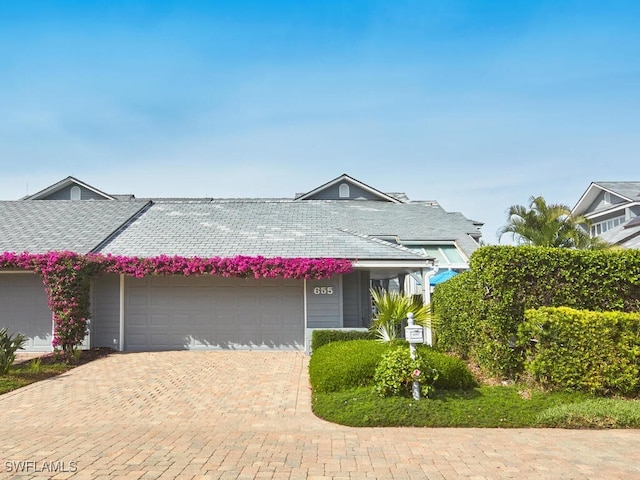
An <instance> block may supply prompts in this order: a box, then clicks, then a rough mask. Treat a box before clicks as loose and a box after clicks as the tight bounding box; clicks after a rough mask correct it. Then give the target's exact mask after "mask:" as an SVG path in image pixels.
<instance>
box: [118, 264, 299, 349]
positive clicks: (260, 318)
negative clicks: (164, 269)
mask: <svg viewBox="0 0 640 480" xmlns="http://www.w3.org/2000/svg"><path fill="white" fill-rule="evenodd" d="M129 287H130V289H129V290H128V291H132V292H134V294H133V295H131V297H130V298H131V299H134V300H135V301H134V302H131V301H129V300H127V305H126V319H125V331H126V335H127V338H126V339H125V340H126V342H125V348H127V349H131V350H133V349H135V350H145V349H149V350H159V349H167V348H172V349H215V348H229V349H236V348H280V346H282V347H283V348H287V349H289V348H295V349H302V348H303V338H304V329H303V301H302V293H303V291H302V284H301V282H299V281H293V280H277V279H270V280H269V281H268V282H265V281H263V280H255V279H247V280H244V279H224V278H223V279H220V278H215V277H206V276H202V277H180V279H178V277H151V279H148V278H147V279H131V281H130V285H129ZM142 298H144V301H142ZM142 328H143V329H145V330H146V334H147V335H146V337H145V338H144V339H143V338H142V337H141V334H142V332H141V330H140V329H142ZM129 337H131V338H129Z"/></svg>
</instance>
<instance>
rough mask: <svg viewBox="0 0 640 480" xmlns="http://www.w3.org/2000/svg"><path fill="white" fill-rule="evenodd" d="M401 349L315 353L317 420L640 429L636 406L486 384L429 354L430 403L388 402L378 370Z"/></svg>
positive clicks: (327, 348)
mask: <svg viewBox="0 0 640 480" xmlns="http://www.w3.org/2000/svg"><path fill="white" fill-rule="evenodd" d="M399 346H400V347H401V348H406V349H407V351H408V346H407V345H406V344H404V345H403V344H402V343H401V342H400V343H398V342H395V343H392V344H381V343H380V342H377V341H374V340H355V341H345V342H335V343H330V344H327V345H324V346H322V347H320V348H319V349H318V350H317V351H314V354H313V356H312V358H311V361H310V366H309V372H310V380H311V385H312V388H313V395H312V407H313V411H314V413H315V414H316V415H317V416H318V417H320V418H322V419H324V420H327V421H330V422H334V423H339V424H342V425H349V426H354V427H389V426H412V427H491V428H495V427H504V428H527V427H555V428H640V401H638V400H636V399H625V398H600V397H596V396H593V395H590V394H588V393H585V392H577V391H573V392H566V391H545V390H543V389H542V388H539V387H536V386H532V385H531V384H528V383H522V384H518V383H513V382H510V383H508V384H506V385H503V384H501V383H500V382H497V384H496V382H495V381H493V382H486V381H485V380H486V379H479V378H478V376H477V375H475V376H474V375H472V374H471V372H470V371H469V370H468V368H467V367H466V365H464V362H462V361H461V360H459V359H455V358H453V357H449V356H447V355H445V354H443V353H440V352H435V351H434V350H431V349H429V348H428V347H422V348H421V349H419V352H420V353H421V354H422V355H423V356H425V357H427V358H428V359H430V360H429V362H430V364H431V365H433V366H435V367H436V369H438V370H439V375H438V377H437V379H436V380H435V383H434V386H435V390H434V391H433V392H432V393H430V394H429V398H421V399H420V400H414V399H413V398H412V397H411V395H409V394H405V395H394V396H386V397H383V396H381V395H380V393H379V389H378V390H377V389H376V384H375V380H374V377H375V375H376V373H375V372H376V368H377V366H378V365H379V363H380V360H381V359H382V356H383V355H384V353H385V352H386V351H389V350H391V349H394V348H399ZM470 378H471V379H472V380H471V381H470Z"/></svg>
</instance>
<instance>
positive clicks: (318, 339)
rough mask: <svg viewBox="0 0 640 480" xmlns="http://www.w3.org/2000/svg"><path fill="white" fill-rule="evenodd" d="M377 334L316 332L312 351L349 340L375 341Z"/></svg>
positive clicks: (347, 331)
mask: <svg viewBox="0 0 640 480" xmlns="http://www.w3.org/2000/svg"><path fill="white" fill-rule="evenodd" d="M374 338H375V334H374V333H372V332H366V331H361V330H314V331H313V333H312V334H311V350H312V351H316V350H317V349H318V348H320V347H321V346H323V345H326V344H327V343H331V342H346V341H349V340H373V339H374Z"/></svg>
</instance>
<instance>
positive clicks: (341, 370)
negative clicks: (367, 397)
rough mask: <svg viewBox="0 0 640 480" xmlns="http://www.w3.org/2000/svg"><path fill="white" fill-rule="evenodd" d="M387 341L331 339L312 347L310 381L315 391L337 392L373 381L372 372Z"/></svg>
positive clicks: (386, 345) (384, 350)
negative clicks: (339, 340)
mask: <svg viewBox="0 0 640 480" xmlns="http://www.w3.org/2000/svg"><path fill="white" fill-rule="evenodd" d="M389 345H390V344H387V343H381V342H377V341H375V340H352V341H347V342H333V343H329V344H326V345H323V346H321V347H319V348H318V349H314V350H313V354H312V355H311V359H310V360H309V381H310V382H311V388H313V390H314V392H322V393H326V392H337V391H340V390H344V389H347V388H355V387H363V386H367V385H372V384H373V376H374V374H375V371H376V367H377V366H378V363H379V362H380V359H381V358H382V355H383V354H384V353H385V352H386V351H387V350H388V349H389Z"/></svg>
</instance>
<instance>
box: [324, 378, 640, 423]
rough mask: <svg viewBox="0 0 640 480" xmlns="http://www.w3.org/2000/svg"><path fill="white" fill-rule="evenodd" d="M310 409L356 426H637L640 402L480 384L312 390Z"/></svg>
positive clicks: (337, 421) (336, 421)
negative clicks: (430, 389)
mask: <svg viewBox="0 0 640 480" xmlns="http://www.w3.org/2000/svg"><path fill="white" fill-rule="evenodd" d="M313 411H314V413H315V414H316V415H317V416H318V417H320V418H323V419H325V420H328V421H330V422H334V423H339V424H342V425H349V426H354V427H374V426H381V427H382V426H411V427H509V428H516V427H520V428H523V427H546V426H548V427H569V428H637V427H640V402H638V401H633V400H612V399H594V398H592V397H590V396H589V395H586V394H582V393H562V392H555V393H549V392H542V391H536V390H534V391H531V390H523V389H520V388H519V387H518V386H496V387H494V386H481V387H477V388H474V389H472V390H463V391H446V390H440V391H437V392H436V393H435V394H434V395H433V398H428V399H426V398H422V399H420V400H419V401H416V400H413V399H411V398H406V397H389V398H382V397H380V396H379V395H377V394H376V393H375V392H374V391H373V389H372V388H371V387H360V388H356V389H350V390H343V391H340V392H333V393H314V394H313Z"/></svg>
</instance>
